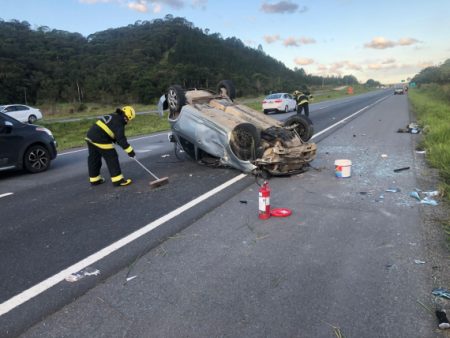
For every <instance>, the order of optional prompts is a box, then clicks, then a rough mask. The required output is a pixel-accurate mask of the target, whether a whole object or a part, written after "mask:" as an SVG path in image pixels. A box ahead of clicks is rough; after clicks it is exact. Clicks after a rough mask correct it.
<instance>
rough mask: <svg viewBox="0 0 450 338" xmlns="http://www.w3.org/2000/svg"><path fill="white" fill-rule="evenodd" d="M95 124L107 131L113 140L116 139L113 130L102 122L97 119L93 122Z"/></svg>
mask: <svg viewBox="0 0 450 338" xmlns="http://www.w3.org/2000/svg"><path fill="white" fill-rule="evenodd" d="M95 124H96V125H97V126H99V127H100V128H102V130H103V131H104V132H105V133H107V134H108V135H109V137H111V138H112V139H113V140H115V139H116V136H115V135H114V133H113V131H112V130H111V129H109V127H108V126H107V125H106V124H105V123H104V122H103V121H100V120H98V121H97V122H95Z"/></svg>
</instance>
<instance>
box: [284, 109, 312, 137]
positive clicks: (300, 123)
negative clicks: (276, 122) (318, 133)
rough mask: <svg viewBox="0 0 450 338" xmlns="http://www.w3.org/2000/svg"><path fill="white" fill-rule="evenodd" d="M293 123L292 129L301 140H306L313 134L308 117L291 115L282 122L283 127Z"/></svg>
mask: <svg viewBox="0 0 450 338" xmlns="http://www.w3.org/2000/svg"><path fill="white" fill-rule="evenodd" d="M294 125H295V128H294V129H295V131H296V132H297V133H298V135H299V136H300V138H301V139H302V141H304V142H307V141H309V140H310V139H311V137H312V136H313V135H314V127H313V123H312V121H311V120H310V119H309V117H307V116H303V115H293V116H291V117H289V118H288V119H287V120H286V121H285V122H284V126H285V127H291V126H294Z"/></svg>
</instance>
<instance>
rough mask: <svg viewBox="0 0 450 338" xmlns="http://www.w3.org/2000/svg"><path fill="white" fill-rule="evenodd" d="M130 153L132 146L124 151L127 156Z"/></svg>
mask: <svg viewBox="0 0 450 338" xmlns="http://www.w3.org/2000/svg"><path fill="white" fill-rule="evenodd" d="M132 151H133V147H132V146H129V147H128V148H127V149H125V152H126V153H127V154H129V153H131V152H132Z"/></svg>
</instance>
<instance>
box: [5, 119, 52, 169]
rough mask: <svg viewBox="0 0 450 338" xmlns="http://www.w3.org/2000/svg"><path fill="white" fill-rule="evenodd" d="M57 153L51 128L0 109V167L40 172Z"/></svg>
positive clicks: (47, 166) (46, 167)
mask: <svg viewBox="0 0 450 338" xmlns="http://www.w3.org/2000/svg"><path fill="white" fill-rule="evenodd" d="M56 154H57V152H56V141H55V138H54V137H53V134H52V133H51V131H50V130H48V129H47V128H43V127H39V126H36V125H32V124H25V123H22V122H19V121H17V120H16V119H14V118H12V117H10V116H7V115H5V114H3V113H0V171H3V170H10V169H25V170H26V171H28V172H31V173H38V172H42V171H45V170H47V169H48V168H49V167H50V162H51V160H53V159H55V158H56Z"/></svg>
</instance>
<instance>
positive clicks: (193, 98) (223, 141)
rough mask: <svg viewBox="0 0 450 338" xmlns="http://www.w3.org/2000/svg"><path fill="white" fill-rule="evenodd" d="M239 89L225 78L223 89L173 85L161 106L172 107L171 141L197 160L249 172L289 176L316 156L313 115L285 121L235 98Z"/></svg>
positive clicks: (219, 85)
mask: <svg viewBox="0 0 450 338" xmlns="http://www.w3.org/2000/svg"><path fill="white" fill-rule="evenodd" d="M234 98H235V88H234V85H233V83H232V82H231V81H229V80H223V81H221V82H220V83H219V84H218V86H217V92H213V91H210V90H206V89H190V90H185V89H183V88H182V87H181V86H179V85H172V86H170V87H169V89H168V91H167V93H166V94H165V95H164V96H163V97H161V102H160V103H159V105H158V106H159V107H161V109H167V108H168V109H169V117H168V119H169V123H170V125H171V130H172V134H171V135H170V140H171V141H172V142H174V143H175V146H176V149H182V150H183V151H184V152H185V153H186V154H187V155H188V156H189V157H190V158H191V159H193V160H195V161H199V162H200V161H201V162H203V163H206V164H211V165H214V166H231V167H233V168H235V169H238V170H241V171H243V172H245V173H254V174H258V173H268V174H271V175H289V174H294V173H298V172H301V171H303V170H304V167H305V166H307V164H308V163H309V162H311V161H312V160H313V159H314V158H315V156H316V148H317V147H316V144H315V143H308V142H307V141H308V140H309V139H310V138H311V137H312V135H313V126H312V122H311V120H309V119H308V118H306V117H304V116H291V117H290V118H289V119H287V120H286V121H285V122H280V121H278V120H276V119H273V118H271V117H269V116H265V115H263V114H261V113H260V112H258V111H256V110H254V109H251V108H249V107H247V106H244V105H241V104H238V103H235V102H234V101H233V100H234Z"/></svg>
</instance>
